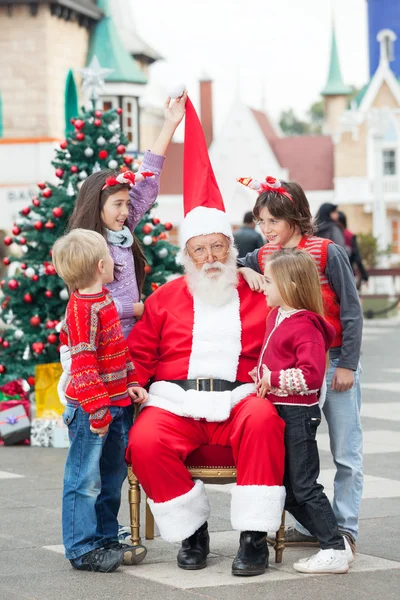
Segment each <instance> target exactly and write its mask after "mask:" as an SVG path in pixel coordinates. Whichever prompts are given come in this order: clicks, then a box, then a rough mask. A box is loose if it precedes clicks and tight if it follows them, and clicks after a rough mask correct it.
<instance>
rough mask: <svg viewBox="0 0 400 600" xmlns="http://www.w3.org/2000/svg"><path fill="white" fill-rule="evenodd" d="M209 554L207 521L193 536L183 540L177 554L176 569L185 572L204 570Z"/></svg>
mask: <svg viewBox="0 0 400 600" xmlns="http://www.w3.org/2000/svg"><path fill="white" fill-rule="evenodd" d="M209 553H210V536H209V535H208V527H207V521H206V522H205V523H204V525H202V526H201V527H199V529H198V530H197V531H195V532H194V534H193V535H191V536H190V537H188V538H186V540H183V542H182V546H181V548H180V550H179V552H178V567H180V568H181V569H187V570H193V571H194V570H197V569H204V567H206V566H207V555H208V554H209Z"/></svg>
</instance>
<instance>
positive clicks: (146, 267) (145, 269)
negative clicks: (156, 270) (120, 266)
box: [144, 265, 151, 275]
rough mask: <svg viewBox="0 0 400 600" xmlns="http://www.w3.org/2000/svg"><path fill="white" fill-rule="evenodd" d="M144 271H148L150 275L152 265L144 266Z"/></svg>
mask: <svg viewBox="0 0 400 600" xmlns="http://www.w3.org/2000/svg"><path fill="white" fill-rule="evenodd" d="M144 272H145V273H146V275H148V274H149V273H151V266H150V265H146V266H145V268H144Z"/></svg>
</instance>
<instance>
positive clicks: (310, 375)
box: [257, 308, 335, 406]
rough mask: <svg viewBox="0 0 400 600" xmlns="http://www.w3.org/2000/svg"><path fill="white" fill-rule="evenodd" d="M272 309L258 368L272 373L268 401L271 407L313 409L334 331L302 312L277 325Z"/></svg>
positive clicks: (322, 322) (261, 374) (326, 323)
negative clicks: (295, 406)
mask: <svg viewBox="0 0 400 600" xmlns="http://www.w3.org/2000/svg"><path fill="white" fill-rule="evenodd" d="M278 314H279V311H278V309H277V308H275V309H274V310H273V311H272V312H271V313H270V314H269V317H268V319H267V329H266V332H265V340H264V343H263V348H262V352H261V354H260V359H259V361H258V366H257V375H258V377H259V378H261V377H262V376H263V372H262V365H266V366H267V367H268V369H269V370H270V371H271V379H270V383H271V386H272V390H271V392H270V393H268V394H267V398H268V399H269V400H271V402H273V403H274V404H296V405H302V406H312V405H313V404H318V396H319V390H320V389H321V387H322V383H323V380H324V375H325V369H326V353H327V351H328V349H329V347H330V345H331V343H332V340H333V338H334V336H335V330H334V328H333V327H332V325H330V324H329V323H328V322H327V321H326V320H325V319H324V318H323V317H321V316H320V315H317V314H316V313H314V312H311V311H308V310H301V311H299V312H296V313H294V314H292V315H291V316H289V317H285V318H284V319H283V320H282V321H281V322H280V323H279V324H278V325H277V324H276V323H277V317H278Z"/></svg>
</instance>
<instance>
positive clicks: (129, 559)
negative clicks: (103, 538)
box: [104, 542, 147, 565]
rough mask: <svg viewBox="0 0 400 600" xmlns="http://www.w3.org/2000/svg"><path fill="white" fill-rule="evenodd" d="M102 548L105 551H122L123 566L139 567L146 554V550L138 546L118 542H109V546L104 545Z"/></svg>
mask: <svg viewBox="0 0 400 600" xmlns="http://www.w3.org/2000/svg"><path fill="white" fill-rule="evenodd" d="M104 548H105V549H106V550H114V549H116V550H122V552H123V560H122V564H123V565H139V564H140V563H141V562H142V561H143V560H144V558H145V556H146V554H147V548H146V547H145V546H141V545H140V544H139V545H137V546H131V545H129V544H120V543H119V542H110V543H109V544H105V545H104Z"/></svg>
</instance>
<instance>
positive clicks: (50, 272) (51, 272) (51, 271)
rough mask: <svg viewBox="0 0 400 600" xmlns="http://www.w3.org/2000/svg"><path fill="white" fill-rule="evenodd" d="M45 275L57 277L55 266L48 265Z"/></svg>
mask: <svg viewBox="0 0 400 600" xmlns="http://www.w3.org/2000/svg"><path fill="white" fill-rule="evenodd" d="M45 273H46V275H55V274H56V270H55V268H54V266H53V265H50V264H49V265H47V266H46V267H45Z"/></svg>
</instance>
